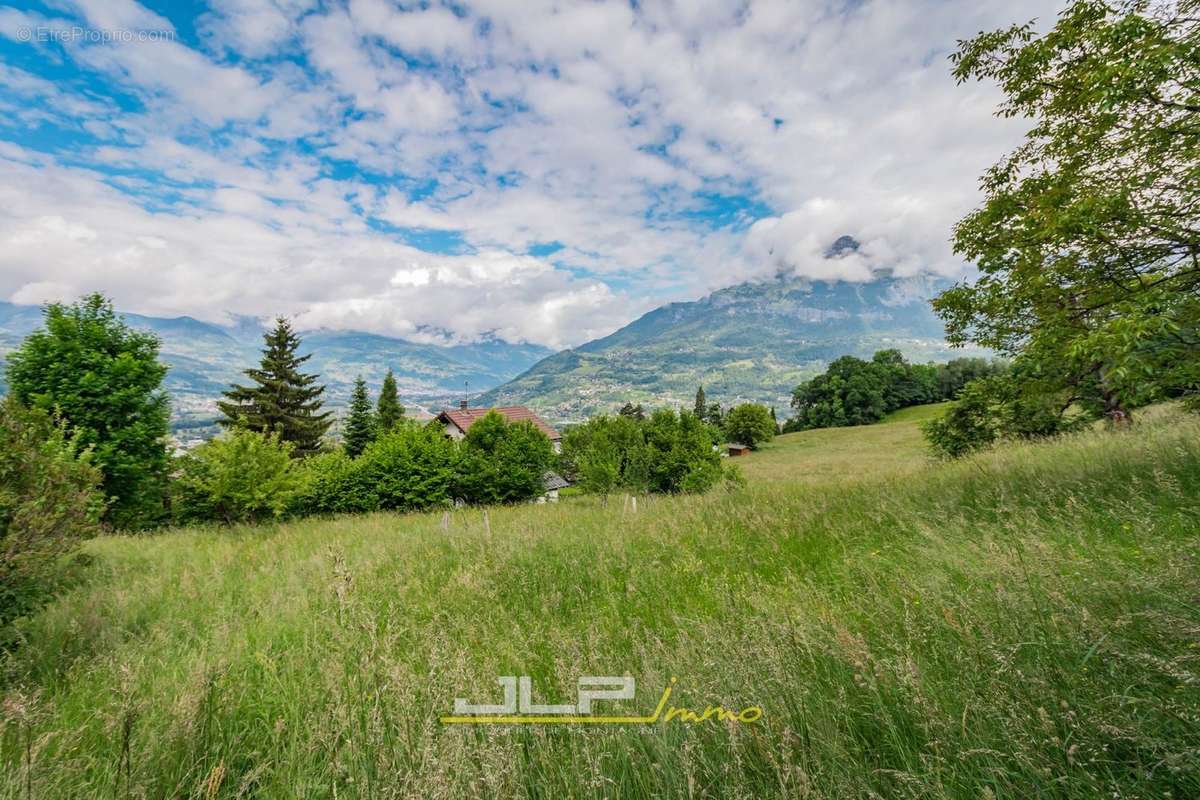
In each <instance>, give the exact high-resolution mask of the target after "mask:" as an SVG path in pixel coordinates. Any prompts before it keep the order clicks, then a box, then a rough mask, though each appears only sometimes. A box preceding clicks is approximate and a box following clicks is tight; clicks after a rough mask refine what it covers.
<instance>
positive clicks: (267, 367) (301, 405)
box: [217, 317, 332, 456]
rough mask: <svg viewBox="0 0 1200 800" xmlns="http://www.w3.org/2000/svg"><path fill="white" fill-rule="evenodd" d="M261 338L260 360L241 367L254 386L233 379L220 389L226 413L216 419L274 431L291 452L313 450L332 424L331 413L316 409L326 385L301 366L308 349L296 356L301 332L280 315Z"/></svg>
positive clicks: (228, 423) (255, 428)
mask: <svg viewBox="0 0 1200 800" xmlns="http://www.w3.org/2000/svg"><path fill="white" fill-rule="evenodd" d="M263 341H264V342H265V344H266V347H265V348H264V349H263V357H262V363H261V364H260V366H259V367H258V368H257V369H248V370H246V375H247V376H248V377H249V378H250V379H251V380H252V381H254V385H253V386H241V385H239V384H234V385H233V387H232V388H230V389H229V391H227V392H225V393H224V394H225V397H226V398H227V400H223V401H220V402H218V403H217V407H218V408H220V409H221V413H223V414H224V415H225V418H224V419H222V420H221V421H220V423H221V424H222V425H224V426H226V427H229V426H234V425H239V426H244V427H246V428H249V429H251V430H256V431H260V432H262V433H271V432H278V433H279V438H280V440H281V441H284V442H289V443H291V444H292V446H293V450H292V453H293V455H296V456H307V455H312V454H313V453H315V452H317V450H318V449H319V448H320V446H321V437H322V436H323V435H324V434H325V431H326V430H328V429H329V426H330V424H331V423H332V420H331V419H330V418H329V413H330V412H328V411H326V412H323V413H322V412H321V405H322V400H321V395H322V394H324V392H325V387H324V386H322V385H320V384H318V383H317V382H316V381H317V377H318V376H317V375H309V374H305V373H302V372H301V371H300V366H301V365H302V364H303V363H304V362H305V361H307V360H308V359H309V358H311V357H312V354H311V353H310V354H308V355H304V356H301V355H297V352H296V351H297V350H298V349H299V347H300V337H299V336H297V335H296V333H295V331H293V330H292V326H291V323H289V322H288V321H287V320H286V319H284V318H283V317H279V318H278V319H276V320H275V328H274V329H272V330H271V331H269V332H268V333H265V334H263Z"/></svg>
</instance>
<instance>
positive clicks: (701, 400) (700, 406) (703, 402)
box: [693, 386, 708, 420]
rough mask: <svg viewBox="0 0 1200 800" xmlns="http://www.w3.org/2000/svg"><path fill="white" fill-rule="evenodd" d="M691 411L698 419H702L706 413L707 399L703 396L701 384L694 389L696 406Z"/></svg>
mask: <svg viewBox="0 0 1200 800" xmlns="http://www.w3.org/2000/svg"><path fill="white" fill-rule="evenodd" d="M693 413H695V415H696V418H697V419H700V420H703V419H704V417H705V415H706V414H707V413H708V401H707V399H706V398H705V397H704V387H703V386H701V387H700V388H699V389H697V390H696V406H695V411H694V412H693Z"/></svg>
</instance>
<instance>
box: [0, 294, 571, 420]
mask: <svg viewBox="0 0 1200 800" xmlns="http://www.w3.org/2000/svg"><path fill="white" fill-rule="evenodd" d="M124 317H125V321H126V322H127V323H129V325H131V326H133V327H135V328H141V329H144V330H150V331H153V332H154V333H156V334H157V335H158V336H159V338H160V339H161V341H162V349H161V357H162V360H163V361H164V362H165V363H167V364H168V365H170V370H169V371H168V372H167V378H166V381H165V383H166V387H167V391H168V392H169V393H170V394H171V405H172V411H173V423H174V425H175V427H177V428H180V427H184V428H194V427H205V426H207V425H209V424H211V422H212V420H213V419H215V417H216V406H215V402H216V399H217V398H218V397H219V396H220V393H221V392H222V391H223V390H225V389H226V388H228V387H229V384H230V383H232V382H234V381H243V380H245V376H243V375H242V370H244V369H246V368H247V367H249V366H252V365H254V364H257V363H258V360H259V357H260V350H261V347H262V328H261V327H260V326H259V324H258V323H257V322H256V321H253V320H249V319H246V318H240V319H237V320H235V321H234V322H233V323H232V324H230V325H228V326H224V325H216V324H213V323H210V322H203V321H201V320H197V319H193V318H191V317H176V318H173V319H166V318H162V317H148V316H143V315H140V314H124ZM41 323H42V314H41V310H40V309H39V308H38V307H37V306H24V305H14V304H12V303H0V361H2V360H3V356H4V354H5V353H7V352H8V351H9V350H12V349H13V348H15V347H16V346H18V345H19V344H20V342H21V339H23V338H24V337H25V336H27V335H28V334H29V333H30V332H31V331H33V330H34V329H36V328H38V327H40V326H41ZM301 336H302V338H303V340H304V343H303V346H302V350H303V351H305V352H309V353H312V354H313V357H312V359H311V360H310V361H309V362H308V368H309V371H311V372H316V373H318V374H319V375H320V376H321V378H322V381H323V382H324V383H325V384H326V386H327V387H328V389H327V397H328V400H329V403H330V405H332V406H340V405H343V404H344V403H345V401H346V398H347V397H348V396H349V393H350V388H351V386H352V384H353V382H354V379H355V377H356V376H357V375H360V374H361V375H362V376H363V377H364V378H366V379H367V382H368V383H369V384H371V386H372V387H374V388H378V386H379V383H380V382H381V381H382V380H383V376H384V374H385V373H386V372H387V370H388V369H389V368H391V369H392V370H394V371H395V372H396V381H397V384H398V385H399V388H400V393H401V401H402V402H404V403H407V404H409V405H413V404H419V405H425V404H428V405H442V404H446V403H448V402H450V401H452V400H454V399H457V398H458V397H461V396H462V393H463V386H464V383H466V384H469V385H470V387H471V388H472V389H474V390H479V389H486V388H489V387H492V386H495V385H496V384H498V383H501V382H503V381H505V380H508V379H509V378H511V377H513V376H514V375H516V374H518V373H520V372H521V371H522V370H524V369H527V368H528V367H529V366H530V365H532V364H534V363H536V362H537V361H538V360H539V359H542V358H544V357H545V356H547V355H548V354H550V353H551V352H552V351H551V350H549V349H547V348H545V347H540V346H538V345H529V344H510V343H508V342H503V341H498V340H492V341H485V342H480V343H476V344H468V345H454V346H446V347H442V346H438V345H432V344H419V343H416V342H409V341H406V340H404V339H394V338H392V337H389V336H380V335H378V334H372V333H363V332H359V331H325V330H318V331H308V332H304V333H302V334H301ZM0 374H2V373H0ZM0 389H2V384H0Z"/></svg>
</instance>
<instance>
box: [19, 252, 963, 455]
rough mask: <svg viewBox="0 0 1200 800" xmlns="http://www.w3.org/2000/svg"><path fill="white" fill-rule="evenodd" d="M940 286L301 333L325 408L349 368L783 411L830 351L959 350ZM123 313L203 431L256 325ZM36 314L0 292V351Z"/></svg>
mask: <svg viewBox="0 0 1200 800" xmlns="http://www.w3.org/2000/svg"><path fill="white" fill-rule="evenodd" d="M857 249H858V242H857V241H855V240H854V239H853V238H852V237H849V236H843V237H841V238H840V239H838V240H837V241H836V242H834V243H833V245H832V246H831V247H830V248H829V250H828V252H827V254H826V255H827V257H829V258H841V257H844V256H846V255H848V254H850V253H852V252H853V251H855V250H857ZM948 285H949V284H948V283H947V282H946V281H944V280H941V279H938V278H934V277H931V276H917V277H911V278H896V277H893V276H892V275H891V274H890V273H887V272H881V273H878V274H877V275H876V276H875V279H874V280H872V281H869V282H865V283H851V282H844V281H843V282H816V281H810V280H806V279H802V278H796V277H794V276H792V277H789V276H776V277H775V278H774V279H771V280H765V281H760V282H750V283H742V284H738V285H737V286H731V287H728V288H725V289H721V290H719V291H715V292H713V293H712V294H709V295H707V296H705V297H703V298H701V299H699V300H695V301H691V302H681V303H670V304H668V305H664V306H661V307H659V308H656V309H655V310H653V311H651V312H649V313H647V314H645V315H643V316H642V317H640V318H639V319H637V320H635V321H633V322H631V323H630V324H628V325H626V326H625V327H623V328H621V329H620V330H617V331H615V332H614V333H611V334H609V335H608V336H605V337H603V338H600V339H595V340H592V341H590V342H587V343H585V344H583V345H580V346H579V347H576V348H573V349H569V350H563V351H561V352H557V353H555V352H553V351H551V350H549V349H547V348H545V347H541V346H538V345H530V344H512V343H509V342H505V341H501V340H489V341H482V342H478V343H474V344H461V345H452V346H439V345H435V344H421V343H416V342H411V341H407V340H404V339H397V338H392V337H389V336H381V335H378V334H373V333H364V332H361V331H330V330H315V331H307V332H304V333H302V338H303V345H302V349H303V350H305V351H308V352H311V353H312V354H313V357H312V359H311V360H310V361H309V362H308V367H309V371H312V372H316V373H318V374H320V376H321V379H322V381H323V382H324V383H325V384H326V386H327V387H328V392H327V399H328V403H329V405H330V406H331V407H333V408H339V407H341V406H344V405H345V403H346V401H347V399H348V397H349V393H350V388H351V386H352V384H353V381H354V379H355V377H357V376H358V375H362V376H363V377H364V378H366V380H367V382H368V384H369V385H371V386H372V387H373V388H375V389H377V388H378V386H379V383H380V381H381V380H382V379H383V375H384V373H386V371H387V370H388V369H389V368H390V369H392V370H394V371H395V373H396V377H397V383H398V385H399V389H400V394H401V401H402V402H404V403H405V404H406V405H408V406H409V407H410V408H411V409H413V410H430V411H432V410H436V409H437V408H438V407H440V406H444V405H450V404H453V403H455V402H457V401H458V400H459V399H461V398H463V397H464V396H466V395H467V394H470V393H472V392H473V393H474V394H475V396H474V398H473V400H474V404H476V405H511V404H517V403H520V404H525V405H528V406H530V407H531V408H533V409H534V410H535V411H537V412H538V413H539V414H541V415H542V416H544V417H546V418H547V419H549V420H552V421H555V422H559V423H562V422H570V421H575V420H580V419H583V418H585V417H587V416H589V415H592V414H595V413H600V412H611V411H615V410H617V409H618V408H620V407H621V406H622V405H623V404H625V403H627V402H633V403H642V404H644V405H646V406H648V407H654V406H663V405H667V406H681V407H691V405H692V402H693V398H694V396H695V392H696V388H697V387H698V386H701V385H702V386H703V387H704V389H705V393H706V395H707V396H708V398H709V401H710V402H712V401H716V402H719V403H721V404H722V405H723V406H726V407H728V406H730V405H733V404H735V403H738V402H746V401H753V402H760V403H765V404H767V405H770V406H772V407H775V408H777V410H778V412H779V416H780V417H781V418H782V417H783V416H786V415H787V412H788V402H789V400H790V397H791V392H792V390H793V389H794V388H795V386H796V385H797V384H798V383H800V382H801V381H803V380H805V379H807V378H810V377H812V376H813V375H816V374H818V373H819V372H821V371H822V370H823V369H824V368H825V365H826V364H827V363H828V362H829V361H831V360H832V359H834V358H837V357H838V356H841V355H846V354H850V355H857V356H860V357H869V356H870V355H871V354H872V353H874V352H875V351H876V350H882V349H886V348H895V349H898V350H900V351H901V352H902V353H904V355H905V356H906V357H907V358H908V359H909V360H911V361H945V360H948V359H950V358H954V357H956V356H960V355H964V353H963V351H957V350H951V349H950V348H949V347H948V346H947V345H946V343H945V341H944V339H943V334H944V330H943V327H942V324H941V322H940V321H939V320H938V318H937V317H936V316H935V315H934V313H933V310H932V309H931V308H930V305H929V299H930V298H931V297H933V296H934V295H936V294H937V293H938V292H940V291H941V290H942V289H944V288H946V287H947V286H948ZM124 316H125V319H126V321H127V322H128V323H129V324H130V325H132V326H134V327H137V328H144V329H147V330H150V331H153V332H154V333H156V334H157V335H158V336H159V338H160V340H161V342H162V349H161V354H162V358H163V360H164V361H165V362H166V363H168V364H169V365H170V367H171V369H170V371H169V372H168V373H167V379H166V387H167V390H168V391H169V392H170V394H171V399H172V409H173V426H174V427H175V429H176V430H177V432H178V431H182V430H191V431H192V433H191V434H190V435H191V436H193V437H196V436H206V435H208V434H210V433H211V432H213V431H214V430H215V428H214V426H213V423H214V420H215V419H216V416H217V412H216V400H217V399H218V398H219V397H220V395H221V392H222V391H224V390H225V389H226V388H228V386H229V384H230V383H232V382H235V381H239V380H243V376H242V370H244V369H246V368H247V367H249V366H251V365H255V364H257V363H258V360H259V355H260V350H261V347H262V333H263V328H262V323H261V322H260V321H259V320H257V319H254V318H249V317H238V318H233V319H232V320H231V321H230V322H229V323H228V324H223V325H222V324H215V323H211V322H204V321H202V320H197V319H193V318H191V317H176V318H172V319H166V318H161V317H150V316H142V315H139V314H125V315H124ZM40 324H41V310H40V309H39V308H38V307H36V306H23V305H14V304H11V303H0V360H2V359H3V356H4V354H5V353H6V352H7V351H8V350H11V349H12V348H13V347H16V346H17V344H18V343H19V342H20V340H21V339H22V338H23V337H24V336H26V335H27V334H28V333H29V332H31V331H33V330H34V329H35V328H37V327H38V326H40ZM966 354H969V355H980V354H981V353H979V352H978V351H972V352H970V353H966ZM0 375H2V373H0ZM2 388H3V387H2V384H0V389H2Z"/></svg>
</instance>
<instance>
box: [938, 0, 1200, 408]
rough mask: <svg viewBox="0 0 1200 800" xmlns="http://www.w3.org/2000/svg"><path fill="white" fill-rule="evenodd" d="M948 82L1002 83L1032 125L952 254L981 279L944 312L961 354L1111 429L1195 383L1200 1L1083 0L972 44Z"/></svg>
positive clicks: (991, 178)
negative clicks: (1089, 411)
mask: <svg viewBox="0 0 1200 800" xmlns="http://www.w3.org/2000/svg"><path fill="white" fill-rule="evenodd" d="M954 62H955V76H956V77H957V78H958V80H959V81H966V80H971V79H979V80H989V81H995V82H996V83H998V84H999V86H1000V88H1001V89H1002V90H1003V91H1004V93H1005V95H1006V99H1005V101H1004V103H1003V104H1002V105H1001V107H1000V109H999V112H998V114H999V116H1002V117H1019V118H1024V119H1028V120H1030V121H1031V123H1032V127H1031V128H1030V130H1029V133H1028V134H1027V136H1026V137H1025V140H1024V142H1023V144H1021V146H1019V147H1018V148H1017V149H1016V150H1014V151H1013V152H1012V153H1010V154H1009V155H1008V156H1007V157H1005V158H1004V159H1003V160H1002V161H1000V162H999V163H997V164H996V165H995V166H993V167H992V168H991V169H989V170H988V171H987V172H986V173H985V174H984V176H983V178H982V181H981V183H982V189H983V192H984V194H985V201H984V203H983V205H982V206H981V207H980V208H979V209H977V210H976V211H974V212H972V213H971V214H969V215H967V216H966V217H965V218H964V219H962V220H961V221H960V222H959V223H958V225H957V227H956V228H955V232H954V246H955V250H956V251H957V252H958V253H960V254H961V255H963V256H965V257H966V258H968V259H970V260H971V261H973V262H974V263H975V264H976V265H977V266H978V268H979V271H980V273H981V274H980V277H979V279H978V280H976V281H975V282H974V283H970V284H966V283H964V284H960V285H958V286H956V287H954V288H952V289H950V290H949V291H947V292H945V293H943V294H942V295H941V296H940V297H938V298H937V299H936V300H935V301H934V307H935V309H936V310H937V312H938V313H939V314H940V315H941V317H942V318H943V319H944V320H945V322H946V328H947V336H948V338H949V339H950V341H951V342H954V343H963V342H976V343H978V344H981V345H984V346H986V347H990V348H993V349H995V350H997V351H1000V352H1002V353H1005V354H1007V355H1010V356H1013V357H1014V358H1017V359H1020V360H1021V361H1023V362H1024V364H1023V367H1022V368H1023V370H1024V372H1025V374H1026V375H1028V376H1029V377H1030V378H1031V379H1032V380H1031V382H1030V383H1028V384H1026V385H1025V386H1023V387H1021V388H1022V390H1023V391H1026V392H1037V391H1047V390H1049V391H1052V392H1059V391H1065V392H1067V393H1068V395H1069V398H1068V399H1070V400H1072V401H1074V402H1076V403H1080V404H1084V405H1086V406H1088V407H1091V408H1095V409H1096V410H1097V412H1098V413H1103V414H1106V415H1108V416H1109V417H1110V418H1112V419H1114V420H1122V419H1125V418H1127V414H1128V410H1129V408H1131V407H1133V406H1136V405H1137V404H1139V403H1142V402H1145V401H1147V400H1150V399H1153V398H1154V397H1156V396H1161V395H1162V394H1164V393H1168V392H1171V391H1174V390H1177V389H1179V388H1180V387H1183V388H1187V389H1190V390H1192V391H1195V389H1196V387H1197V385H1198V384H1200V358H1198V354H1200V335H1198V331H1197V328H1198V324H1200V114H1198V113H1197V112H1200V2H1197V0H1180V1H1179V2H1149V1H1148V0H1124V1H1123V2H1102V1H1101V0H1074V2H1071V3H1070V5H1069V6H1068V7H1067V8H1066V10H1065V11H1063V12H1062V14H1061V15H1060V16H1059V18H1058V20H1057V24H1056V25H1055V26H1054V27H1053V29H1051V30H1049V31H1048V32H1046V33H1044V34H1040V35H1039V34H1037V33H1035V31H1034V28H1033V25H1032V24H1027V25H1017V26H1014V27H1011V28H1008V29H1005V30H1000V31H994V32H990V33H984V34H981V35H979V36H977V37H976V38H974V39H972V40H970V41H967V42H964V43H962V45H961V47H960V49H959V51H958V52H957V54H956V55H955V56H954Z"/></svg>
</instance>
